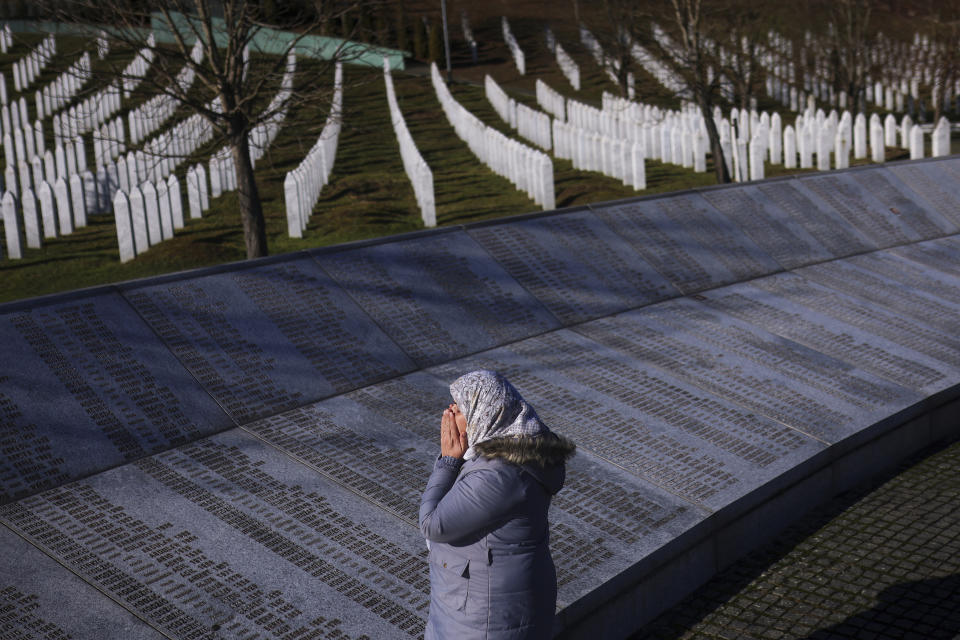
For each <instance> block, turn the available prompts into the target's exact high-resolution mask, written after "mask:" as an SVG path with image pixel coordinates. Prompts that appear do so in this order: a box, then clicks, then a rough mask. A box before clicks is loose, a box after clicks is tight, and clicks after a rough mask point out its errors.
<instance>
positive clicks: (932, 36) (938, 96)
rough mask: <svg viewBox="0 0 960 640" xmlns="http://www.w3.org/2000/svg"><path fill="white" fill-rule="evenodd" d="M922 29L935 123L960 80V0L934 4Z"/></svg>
mask: <svg viewBox="0 0 960 640" xmlns="http://www.w3.org/2000/svg"><path fill="white" fill-rule="evenodd" d="M930 9H931V10H930V12H929V13H927V14H926V15H925V16H924V17H923V18H922V19H921V25H920V28H921V30H922V32H923V33H925V34H926V35H927V36H928V38H929V44H930V48H929V49H928V51H927V54H928V55H927V60H926V62H927V63H928V64H930V66H931V67H932V68H933V78H932V81H933V87H932V92H931V93H932V102H933V105H932V106H933V122H934V123H936V122H939V120H940V116H942V115H943V106H944V100H945V99H946V97H947V96H949V95H951V88H952V87H953V86H954V85H955V83H956V82H957V81H958V80H960V47H958V46H957V43H958V42H960V0H939V1H938V2H936V3H931V7H930Z"/></svg>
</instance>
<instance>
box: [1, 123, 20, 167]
mask: <svg viewBox="0 0 960 640" xmlns="http://www.w3.org/2000/svg"><path fill="white" fill-rule="evenodd" d="M5 131H6V129H5ZM3 158H4V160H5V161H6V166H8V167H12V166H14V165H15V164H17V152H16V150H15V149H14V148H13V137H12V136H11V135H10V134H9V133H4V134H3Z"/></svg>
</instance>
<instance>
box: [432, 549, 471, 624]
mask: <svg viewBox="0 0 960 640" xmlns="http://www.w3.org/2000/svg"><path fill="white" fill-rule="evenodd" d="M430 569H431V571H430V589H431V590H433V592H434V594H433V595H434V599H436V600H438V601H439V602H440V603H442V604H443V606H445V607H449V608H450V609H453V610H455V611H464V610H465V609H466V608H467V594H468V592H469V590H470V560H468V559H466V558H460V557H458V556H455V555H453V554H451V553H442V552H441V553H435V552H434V550H431V551H430Z"/></svg>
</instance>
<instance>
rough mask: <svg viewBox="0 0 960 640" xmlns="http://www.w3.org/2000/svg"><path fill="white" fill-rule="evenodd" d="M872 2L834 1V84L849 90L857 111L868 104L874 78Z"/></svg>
mask: <svg viewBox="0 0 960 640" xmlns="http://www.w3.org/2000/svg"><path fill="white" fill-rule="evenodd" d="M872 4H873V3H871V2H870V0H830V1H829V2H828V3H827V6H826V8H827V10H828V11H829V12H830V13H829V15H830V19H831V22H832V28H831V30H830V32H829V33H830V35H829V37H830V48H831V51H830V60H831V66H832V67H833V68H832V75H833V84H834V87H835V88H836V89H839V90H843V91H846V93H847V95H848V96H850V99H851V100H852V101H853V105H854V107H855V108H858V109H862V108H863V107H864V105H865V104H866V90H867V78H868V77H869V76H870V70H871V69H870V50H871V48H872V46H873V41H874V36H875V34H874V33H873V31H872V30H871V27H870V18H871V14H872V13H873V6H872Z"/></svg>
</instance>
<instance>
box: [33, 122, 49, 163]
mask: <svg viewBox="0 0 960 640" xmlns="http://www.w3.org/2000/svg"><path fill="white" fill-rule="evenodd" d="M33 143H34V147H35V148H36V151H37V155H39V156H42V155H43V154H44V152H45V151H46V150H47V146H46V141H45V140H44V138H43V125H42V124H41V123H40V121H39V120H36V121H34V123H33Z"/></svg>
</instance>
